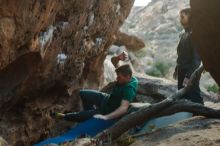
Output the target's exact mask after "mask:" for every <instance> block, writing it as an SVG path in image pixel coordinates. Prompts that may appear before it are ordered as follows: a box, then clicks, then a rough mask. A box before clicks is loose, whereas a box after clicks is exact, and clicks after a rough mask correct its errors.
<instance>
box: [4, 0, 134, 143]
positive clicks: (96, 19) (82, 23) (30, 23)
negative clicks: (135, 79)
mask: <svg viewBox="0 0 220 146" xmlns="http://www.w3.org/2000/svg"><path fill="white" fill-rule="evenodd" d="M132 4H133V0H108V1H102V0H80V1H79V0H62V1H60V0H47V1H30V0H21V1H16V0H1V1H0V82H1V85H0V117H1V119H0V135H3V136H4V138H5V139H6V140H7V141H8V142H10V144H11V145H30V144H31V143H33V142H36V141H37V140H39V139H40V138H45V137H46V136H47V135H53V134H54V133H55V131H54V132H53V130H52V131H51V129H52V127H53V126H54V125H55V126H54V127H56V129H58V124H57V123H55V122H54V121H52V120H51V118H50V117H49V111H50V110H52V111H53V110H56V111H69V110H77V109H78V108H79V106H78V105H79V104H78V102H79V101H78V100H77V98H76V97H75V96H74V97H69V96H67V95H66V88H67V87H72V89H77V88H79V87H90V88H95V87H96V88H97V87H99V86H100V85H101V84H102V82H103V62H104V59H105V56H106V52H107V49H108V48H109V47H110V46H111V45H112V43H113V42H114V41H115V40H114V37H113V36H114V35H115V33H116V32H117V31H118V29H119V27H120V26H121V25H122V23H123V21H124V19H125V18H126V17H127V15H128V14H129V12H130V9H131V7H132ZM60 53H63V54H65V55H64V56H66V57H67V59H66V60H65V62H64V63H62V60H61V61H60V60H59V62H60V63H58V54H60ZM74 91H75V90H74ZM58 123H59V122H58ZM64 125H65V124H63V125H62V127H63V128H61V130H58V131H59V132H62V130H65V126H64ZM59 132H58V133H57V134H59Z"/></svg>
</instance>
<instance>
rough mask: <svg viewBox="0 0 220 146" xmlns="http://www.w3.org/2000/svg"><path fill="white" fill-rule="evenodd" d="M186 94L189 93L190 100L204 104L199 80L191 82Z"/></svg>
mask: <svg viewBox="0 0 220 146" xmlns="http://www.w3.org/2000/svg"><path fill="white" fill-rule="evenodd" d="M188 95H189V99H190V100H191V101H192V102H196V103H201V104H204V102H203V99H202V97H201V90H200V87H199V81H197V82H196V83H194V84H193V86H192V88H191V89H190V91H189V93H188Z"/></svg>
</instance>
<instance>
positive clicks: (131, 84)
mask: <svg viewBox="0 0 220 146" xmlns="http://www.w3.org/2000/svg"><path fill="white" fill-rule="evenodd" d="M137 86H138V79H137V78H136V77H132V78H131V81H130V82H129V83H128V84H127V85H126V86H125V88H128V89H131V88H135V89H136V88H137Z"/></svg>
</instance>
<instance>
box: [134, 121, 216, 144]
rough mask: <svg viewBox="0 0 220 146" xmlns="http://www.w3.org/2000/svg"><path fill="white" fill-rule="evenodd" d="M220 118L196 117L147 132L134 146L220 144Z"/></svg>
mask: <svg viewBox="0 0 220 146" xmlns="http://www.w3.org/2000/svg"><path fill="white" fill-rule="evenodd" d="M219 125H220V120H218V119H205V118H202V117H194V118H192V119H189V120H186V121H183V122H180V123H177V124H174V125H170V126H169V127H167V128H163V129H159V130H156V131H155V132H152V133H150V134H147V135H146V137H145V138H144V139H143V140H140V141H137V142H135V143H134V144H132V146H139V145H141V146H194V145H200V146H206V145H215V146H217V145H219V144H220V141H219V139H220V135H219V131H220V129H219Z"/></svg>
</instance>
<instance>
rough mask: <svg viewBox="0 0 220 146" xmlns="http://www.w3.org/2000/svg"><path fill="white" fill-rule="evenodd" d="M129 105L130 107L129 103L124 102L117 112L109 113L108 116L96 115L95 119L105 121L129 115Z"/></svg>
mask: <svg viewBox="0 0 220 146" xmlns="http://www.w3.org/2000/svg"><path fill="white" fill-rule="evenodd" d="M129 105H130V102H129V101H127V100H122V101H121V105H120V107H118V108H117V109H116V110H115V111H113V112H111V113H109V114H108V115H94V117H95V118H98V119H103V120H110V119H115V118H119V117H121V116H122V115H124V114H126V113H127V110H128V107H129Z"/></svg>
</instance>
